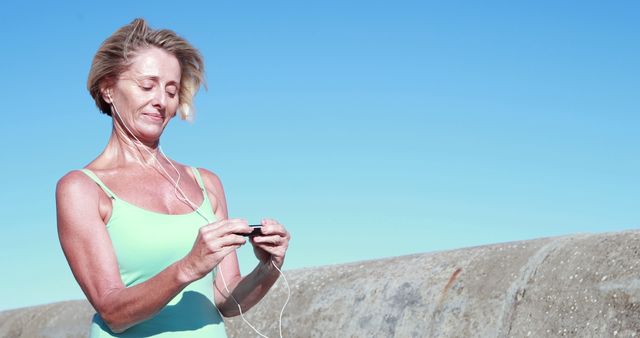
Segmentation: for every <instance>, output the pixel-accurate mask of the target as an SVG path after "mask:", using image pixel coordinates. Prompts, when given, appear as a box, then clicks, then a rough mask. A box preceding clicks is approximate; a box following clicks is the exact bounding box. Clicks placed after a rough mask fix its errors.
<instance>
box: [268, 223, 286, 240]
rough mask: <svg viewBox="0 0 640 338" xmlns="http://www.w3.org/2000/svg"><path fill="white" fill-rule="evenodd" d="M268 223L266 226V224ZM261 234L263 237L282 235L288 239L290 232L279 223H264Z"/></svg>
mask: <svg viewBox="0 0 640 338" xmlns="http://www.w3.org/2000/svg"><path fill="white" fill-rule="evenodd" d="M264 223H266V224H264ZM264 223H263V226H262V229H261V232H262V234H263V235H280V236H282V237H287V236H288V232H287V230H286V229H285V228H284V226H283V225H282V224H280V223H278V222H277V221H273V222H264Z"/></svg>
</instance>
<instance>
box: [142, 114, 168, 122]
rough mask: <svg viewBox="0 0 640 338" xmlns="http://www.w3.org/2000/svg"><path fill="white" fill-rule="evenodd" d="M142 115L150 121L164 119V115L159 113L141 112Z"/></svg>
mask: <svg viewBox="0 0 640 338" xmlns="http://www.w3.org/2000/svg"><path fill="white" fill-rule="evenodd" d="M142 115H144V116H146V117H148V118H149V119H150V120H152V121H164V116H162V114H160V113H142Z"/></svg>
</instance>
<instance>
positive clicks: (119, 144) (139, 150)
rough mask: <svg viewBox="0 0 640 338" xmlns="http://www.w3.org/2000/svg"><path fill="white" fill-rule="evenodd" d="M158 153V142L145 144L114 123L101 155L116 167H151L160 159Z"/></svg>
mask: <svg viewBox="0 0 640 338" xmlns="http://www.w3.org/2000/svg"><path fill="white" fill-rule="evenodd" d="M159 153H160V140H159V139H158V140H154V141H152V142H145V141H143V140H139V139H137V138H135V137H133V135H131V134H130V133H128V132H126V131H125V130H123V129H122V128H120V126H119V125H118V124H116V123H114V126H113V129H112V130H111V137H110V138H109V142H108V143H107V146H106V147H105V149H104V151H103V155H105V156H106V157H107V158H109V159H111V161H110V162H112V163H118V166H129V165H134V164H135V165H142V166H143V167H153V166H155V165H156V163H155V162H156V160H158V161H159V160H160V158H161V157H162V155H161V154H159Z"/></svg>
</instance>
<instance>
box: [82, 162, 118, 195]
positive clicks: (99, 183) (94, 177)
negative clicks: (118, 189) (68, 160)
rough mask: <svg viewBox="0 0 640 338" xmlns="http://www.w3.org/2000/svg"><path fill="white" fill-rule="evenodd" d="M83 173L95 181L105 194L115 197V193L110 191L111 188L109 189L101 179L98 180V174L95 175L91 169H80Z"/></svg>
mask: <svg viewBox="0 0 640 338" xmlns="http://www.w3.org/2000/svg"><path fill="white" fill-rule="evenodd" d="M81 171H82V172H83V173H84V174H85V175H87V176H89V178H90V179H91V180H93V181H94V182H96V184H97V185H98V186H99V187H100V188H102V190H103V191H104V192H105V193H106V194H107V196H109V197H111V199H116V198H117V196H116V194H114V193H113V191H111V189H109V188H108V187H107V186H106V185H105V184H104V183H103V182H102V180H100V179H99V178H98V176H96V174H94V173H93V171H91V170H89V169H82V170H81Z"/></svg>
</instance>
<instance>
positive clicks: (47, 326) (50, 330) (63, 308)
mask: <svg viewBox="0 0 640 338" xmlns="http://www.w3.org/2000/svg"><path fill="white" fill-rule="evenodd" d="M92 316H93V308H92V307H91V305H90V304H89V303H88V302H86V301H82V300H76V301H68V302H60V303H53V304H47V305H40V306H33V307H27V308H21V309H16V310H9V311H2V312H0V337H7V338H8V337H11V338H13V337H25V338H26V337H29V338H31V337H34V338H35V337H42V338H45V337H46V338H53V337H56V338H57V337H64V338H80V337H83V338H86V337H87V333H88V332H89V324H90V322H91V317H92Z"/></svg>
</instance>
